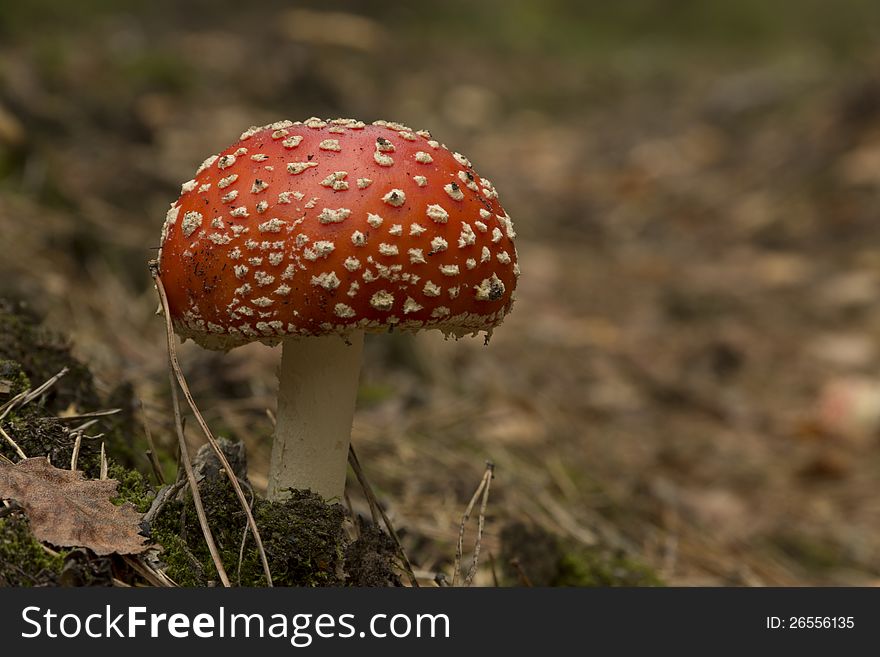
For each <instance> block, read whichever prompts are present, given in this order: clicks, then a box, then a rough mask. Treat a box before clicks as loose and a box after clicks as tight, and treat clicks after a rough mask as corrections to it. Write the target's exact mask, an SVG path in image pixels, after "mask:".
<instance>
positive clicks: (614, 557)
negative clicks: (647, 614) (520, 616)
mask: <svg viewBox="0 0 880 657" xmlns="http://www.w3.org/2000/svg"><path fill="white" fill-rule="evenodd" d="M501 541H502V552H501V557H502V563H503V566H504V577H505V580H506V583H508V584H521V585H523V584H525V585H531V586H663V581H662V580H661V579H660V578H659V577H658V576H657V574H656V573H655V572H654V571H653V569H651V568H650V567H649V566H647V565H646V564H643V563H641V562H640V561H639V560H638V559H636V558H634V557H632V556H629V555H626V554H625V553H623V552H621V551H619V550H611V549H608V548H604V547H584V546H580V545H571V544H569V543H568V542H567V541H565V540H563V539H562V538H560V537H558V536H555V535H553V534H550V533H549V532H547V531H545V530H543V529H540V528H537V527H529V526H526V525H524V524H522V523H512V524H510V525H508V526H507V527H505V528H504V530H503V531H502V533H501Z"/></svg>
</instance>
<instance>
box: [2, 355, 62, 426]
mask: <svg viewBox="0 0 880 657" xmlns="http://www.w3.org/2000/svg"><path fill="white" fill-rule="evenodd" d="M67 372H69V370H68V369H67V368H66V367H63V368H61V371H60V372H58V374H55V375H54V376H51V377H49V378H48V379H47V380H46V381H44V382H43V383H41V384H40V385H39V386H37V387H36V388H34V389H33V390H23V391H22V392H20V393H18V394H17V395H16V396H15V397H13V398H12V399H10V400H9V401H8V402H6V403H5V404H3V405H2V406H0V420H2V419H3V418H5V417H6V416H7V415H9V413H10V411H12V410H13V409H15V408H18V407H19V406H24V405H26V404H29V403H31V402H32V401H33V400H34V399H36V398H37V397H39V396H40V395H42V394H43V393H44V392H46V391H47V390H48V389H49V388H51V387H52V386H54V385H55V383H56V382H57V381H58V379H60V378H61V377H62V376H64V375H65V374H67Z"/></svg>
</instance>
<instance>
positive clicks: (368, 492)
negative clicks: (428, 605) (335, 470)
mask: <svg viewBox="0 0 880 657" xmlns="http://www.w3.org/2000/svg"><path fill="white" fill-rule="evenodd" d="M348 464H349V465H350V466H351V469H352V470H354V474H355V476H356V477H357V480H358V483H360V485H361V488H362V489H363V490H364V495H365V496H366V498H367V503H368V504H369V505H370V511H371V512H372V513H373V520H374V522H375V523H376V526H378V522H377V521H376V516H375V511H374V509H375V510H376V511H378V512H379V515H380V516H382V521H383V522H384V523H385V527H386V528H387V529H388V533H389V534H391V538H392V539H394V544H395V545H396V546H397V554H398V556H399V557H400V561H401V562H402V563H403V568H404V570H405V571H406V574H407V577H409V581H410V583H411V584H412V585H413V587H415V588H418V586H419V581H418V579H416V576H415V573H413V569H412V564H411V563H410V561H409V557H407V556H406V551H405V550H404V549H403V545H401V543H400V538H399V537H398V536H397V532H396V531H394V525H392V524H391V520H389V519H388V515H387V514H386V513H385V509H383V508H382V507H381V506H380V505H379V503H378V502H377V501H376V495H375V494H374V493H373V487H372V486H370V482H369V481H367V477H366V476H365V475H364V471H363V470H362V469H361V463H360V461H359V460H358V457H357V454H356V453H355V451H354V445H351V444H350V445H349V446H348Z"/></svg>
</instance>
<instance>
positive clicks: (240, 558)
mask: <svg viewBox="0 0 880 657" xmlns="http://www.w3.org/2000/svg"><path fill="white" fill-rule="evenodd" d="M227 474H228V473H227ZM229 476H230V477H234V476H235V475H233V474H230V475H229ZM250 492H251V500H250V507H251V508H253V504H254V489H253V488H251V489H250ZM248 529H249V528H248V526H247V523H245V525H244V531H243V532H242V535H241V547H240V548H239V549H238V569H237V571H236V576H237V578H238V585H239V586H241V562H242V561H244V546H245V545H247V537H248Z"/></svg>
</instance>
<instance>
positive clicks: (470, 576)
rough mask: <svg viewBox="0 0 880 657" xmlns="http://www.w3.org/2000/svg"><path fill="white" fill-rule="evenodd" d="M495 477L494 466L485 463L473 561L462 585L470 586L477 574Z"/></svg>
mask: <svg viewBox="0 0 880 657" xmlns="http://www.w3.org/2000/svg"><path fill="white" fill-rule="evenodd" d="M494 476H495V464H494V463H492V462H491V461H487V462H486V474H485V475H483V479H484V480H485V482H486V485H485V486H483V500H482V502H480V515H479V517H478V518H477V539H476V541H475V542H474V559H473V561H472V562H471V567H470V568H469V569H468V573H467V576H466V577H465V578H464V585H465V586H470V585H471V584H472V583H473V581H474V576H475V575H476V574H477V566H478V565H479V563H480V548H481V547H482V545H483V528H484V527H485V525H486V507H487V506H488V505H489V488H490V487H491V486H492V478H493V477H494Z"/></svg>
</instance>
